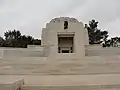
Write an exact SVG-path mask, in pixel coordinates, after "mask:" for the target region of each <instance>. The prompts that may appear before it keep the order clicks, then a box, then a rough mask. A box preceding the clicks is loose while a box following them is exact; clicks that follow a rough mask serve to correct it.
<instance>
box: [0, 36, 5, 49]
mask: <svg viewBox="0 0 120 90" xmlns="http://www.w3.org/2000/svg"><path fill="white" fill-rule="evenodd" d="M3 44H4V39H3V38H2V37H0V47H2V46H3Z"/></svg>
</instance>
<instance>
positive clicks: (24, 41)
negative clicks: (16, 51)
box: [0, 30, 41, 48]
mask: <svg viewBox="0 0 120 90" xmlns="http://www.w3.org/2000/svg"><path fill="white" fill-rule="evenodd" d="M4 36H5V40H4V39H3V38H2V37H0V46H4V47H21V48H26V47H27V45H28V44H29V45H40V44H41V40H39V39H34V38H33V37H32V36H26V35H22V34H21V32H20V31H19V30H13V31H11V30H8V31H6V32H5V33H4Z"/></svg>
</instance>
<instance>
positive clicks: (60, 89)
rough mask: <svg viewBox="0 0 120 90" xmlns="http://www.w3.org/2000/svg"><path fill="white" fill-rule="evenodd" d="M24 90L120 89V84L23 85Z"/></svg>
mask: <svg viewBox="0 0 120 90" xmlns="http://www.w3.org/2000/svg"><path fill="white" fill-rule="evenodd" d="M22 90H120V85H98V86H97V85H91V86H85V85H83V86H32V85H31V86H27V85H24V86H22Z"/></svg>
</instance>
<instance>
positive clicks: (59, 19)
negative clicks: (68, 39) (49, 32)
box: [50, 17, 79, 23]
mask: <svg viewBox="0 0 120 90" xmlns="http://www.w3.org/2000/svg"><path fill="white" fill-rule="evenodd" d="M64 21H68V22H70V23H77V22H79V21H78V20H77V19H75V18H70V17H60V18H54V19H52V20H51V21H50V23H55V22H64Z"/></svg>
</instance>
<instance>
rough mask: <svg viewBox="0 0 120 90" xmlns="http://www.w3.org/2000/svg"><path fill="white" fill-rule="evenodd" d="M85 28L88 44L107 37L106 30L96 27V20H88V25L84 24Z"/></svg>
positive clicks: (98, 41) (99, 41) (97, 42)
mask: <svg viewBox="0 0 120 90" xmlns="http://www.w3.org/2000/svg"><path fill="white" fill-rule="evenodd" d="M85 28H87V30H88V35H89V43H90V44H100V43H101V42H102V41H105V40H106V39H107V37H108V32H107V31H102V30H101V29H98V22H97V21H95V20H91V21H89V25H87V24H85ZM101 40H102V41H101Z"/></svg>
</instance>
